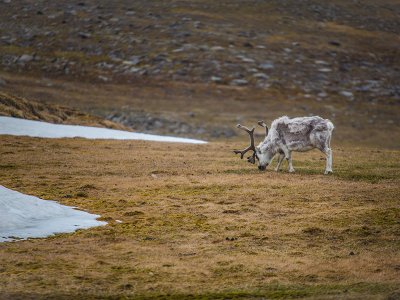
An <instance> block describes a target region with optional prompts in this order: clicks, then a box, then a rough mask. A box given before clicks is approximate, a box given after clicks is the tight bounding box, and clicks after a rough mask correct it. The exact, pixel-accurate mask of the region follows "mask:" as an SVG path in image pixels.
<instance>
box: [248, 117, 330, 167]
mask: <svg viewBox="0 0 400 300" xmlns="http://www.w3.org/2000/svg"><path fill="white" fill-rule="evenodd" d="M334 128H335V127H334V126H333V124H332V122H331V121H329V120H327V119H322V118H321V117H318V116H314V117H300V118H293V119H290V118H288V117H287V116H283V117H280V118H278V119H276V120H274V121H273V122H272V124H271V128H270V130H269V132H268V135H267V136H266V138H265V140H264V141H263V142H261V143H260V144H259V145H258V147H256V154H257V158H258V165H259V167H266V166H267V165H268V164H269V163H270V162H271V160H272V159H273V158H274V156H275V155H276V154H278V153H279V157H278V165H277V167H276V168H275V170H276V171H279V169H280V166H281V163H282V160H283V158H286V159H287V161H288V164H289V172H294V171H295V170H294V168H293V164H292V151H297V152H305V151H309V150H311V149H315V148H317V149H319V150H320V151H321V152H323V153H324V154H325V155H326V167H325V174H328V173H332V150H331V146H330V142H331V138H332V132H333V130H334Z"/></svg>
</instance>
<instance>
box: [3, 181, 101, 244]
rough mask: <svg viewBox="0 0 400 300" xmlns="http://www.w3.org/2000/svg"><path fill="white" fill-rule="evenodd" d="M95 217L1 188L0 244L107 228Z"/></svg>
mask: <svg viewBox="0 0 400 300" xmlns="http://www.w3.org/2000/svg"><path fill="white" fill-rule="evenodd" d="M98 217H99V216H98V215H93V214H90V213H87V212H84V211H81V210H76V209H74V208H73V207H70V206H65V205H61V204H58V203H57V202H55V201H47V200H42V199H39V198H37V197H34V196H29V195H25V194H21V193H19V192H16V191H13V190H10V189H8V188H6V187H4V186H2V185H0V242H5V241H12V240H15V239H26V238H39V237H46V236H49V235H52V234H55V233H65V232H74V231H75V230H77V229H83V228H89V227H94V226H101V225H105V224H107V223H106V222H101V221H97V220H96V218H98Z"/></svg>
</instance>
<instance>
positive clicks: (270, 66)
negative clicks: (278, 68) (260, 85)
mask: <svg viewBox="0 0 400 300" xmlns="http://www.w3.org/2000/svg"><path fill="white" fill-rule="evenodd" d="M259 68H260V69H263V70H270V69H273V68H274V64H273V63H272V62H269V61H267V62H264V63H262V64H260V65H259Z"/></svg>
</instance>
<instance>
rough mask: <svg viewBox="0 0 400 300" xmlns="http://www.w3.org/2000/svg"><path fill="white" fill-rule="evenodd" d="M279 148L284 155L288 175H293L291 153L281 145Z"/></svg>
mask: <svg viewBox="0 0 400 300" xmlns="http://www.w3.org/2000/svg"><path fill="white" fill-rule="evenodd" d="M279 148H280V150H281V151H282V152H283V153H284V156H285V158H286V160H287V161H288V164H289V173H293V172H294V168H293V165H292V151H290V150H289V149H288V147H287V146H286V145H285V144H283V143H280V144H279Z"/></svg>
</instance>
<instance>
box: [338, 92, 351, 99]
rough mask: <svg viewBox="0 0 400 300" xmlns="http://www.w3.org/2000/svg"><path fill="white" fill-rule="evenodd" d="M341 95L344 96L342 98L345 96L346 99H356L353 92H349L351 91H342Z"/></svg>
mask: <svg viewBox="0 0 400 300" xmlns="http://www.w3.org/2000/svg"><path fill="white" fill-rule="evenodd" d="M339 94H340V95H342V96H345V97H347V98H351V99H353V98H354V95H353V93H352V92H349V91H341V92H340V93H339Z"/></svg>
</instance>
